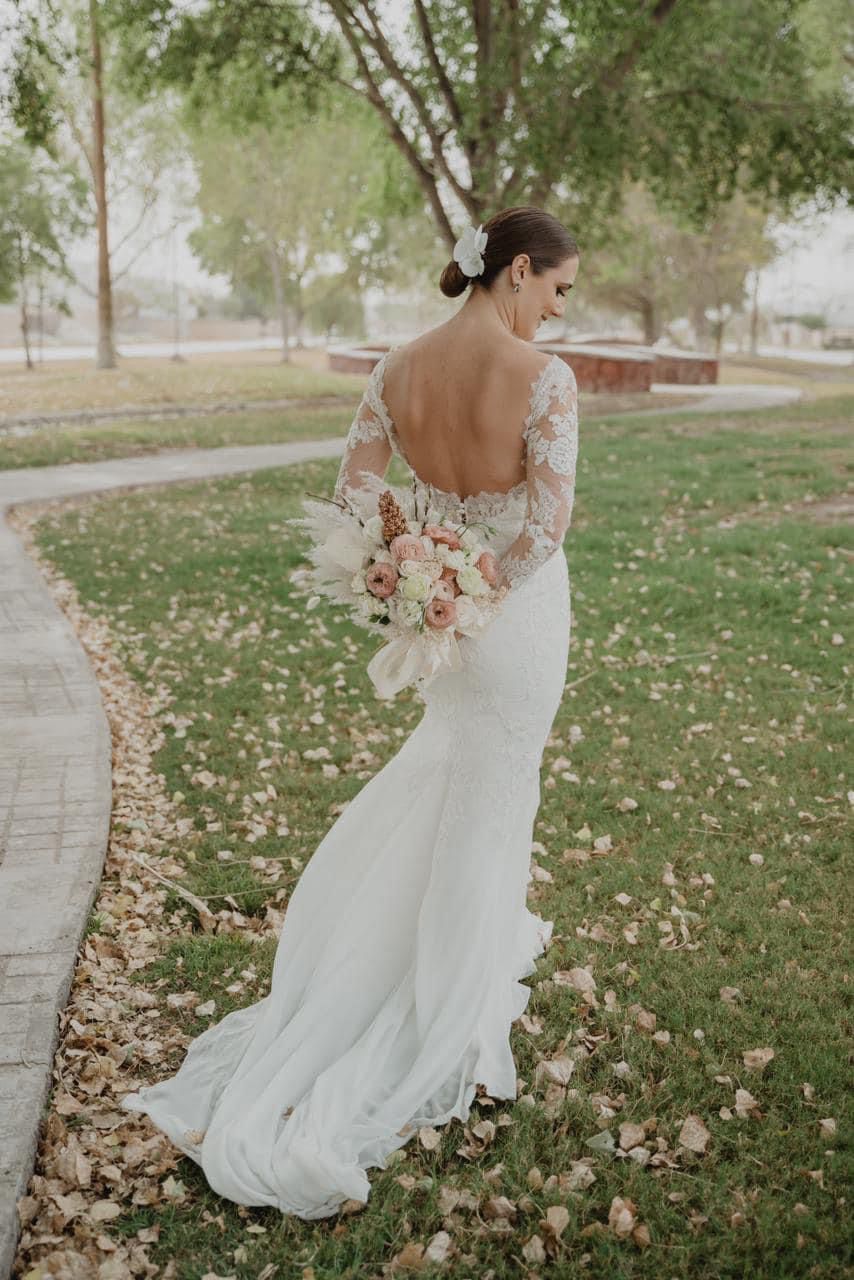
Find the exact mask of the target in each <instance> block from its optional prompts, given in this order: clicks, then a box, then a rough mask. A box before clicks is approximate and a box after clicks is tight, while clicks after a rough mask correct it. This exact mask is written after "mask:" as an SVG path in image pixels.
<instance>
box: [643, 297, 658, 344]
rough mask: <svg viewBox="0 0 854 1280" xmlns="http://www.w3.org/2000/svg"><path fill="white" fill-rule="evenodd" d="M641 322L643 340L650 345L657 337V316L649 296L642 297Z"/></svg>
mask: <svg viewBox="0 0 854 1280" xmlns="http://www.w3.org/2000/svg"><path fill="white" fill-rule="evenodd" d="M640 313H641V323H642V324H643V340H644V342H645V343H646V344H647V346H648V347H651V346H652V344H653V343H654V342H656V341H657V339H658V323H657V320H658V317H657V316H656V314H655V303H654V302H653V301H652V299H651V298H644V299H643V301H642V302H641V306H640Z"/></svg>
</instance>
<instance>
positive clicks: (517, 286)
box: [513, 281, 521, 293]
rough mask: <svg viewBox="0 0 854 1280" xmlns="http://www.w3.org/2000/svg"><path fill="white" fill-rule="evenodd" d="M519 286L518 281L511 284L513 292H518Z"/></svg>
mask: <svg viewBox="0 0 854 1280" xmlns="http://www.w3.org/2000/svg"><path fill="white" fill-rule="evenodd" d="M520 287H521V286H520V285H519V282H518V281H517V282H516V284H514V286H513V292H514V293H518V292H519V289H520Z"/></svg>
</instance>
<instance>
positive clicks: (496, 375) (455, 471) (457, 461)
mask: <svg viewBox="0 0 854 1280" xmlns="http://www.w3.org/2000/svg"><path fill="white" fill-rule="evenodd" d="M443 328H444V327H443V326H439V327H438V328H437V329H433V330H431V331H430V332H429V333H426V334H424V335H422V336H421V337H420V338H416V339H415V340H414V341H413V342H410V343H408V344H407V345H406V346H403V347H400V348H399V349H398V350H396V351H395V352H394V353H393V354H392V355H391V357H390V358H389V360H388V361H387V362H386V367H385V375H384V379H383V401H384V403H385V406H386V408H387V410H388V412H389V414H390V416H391V419H392V422H393V423H394V426H395V430H396V433H397V438H398V440H399V442H400V447H401V449H402V451H403V454H404V455H405V457H406V460H407V462H408V463H409V465H410V466H411V468H412V470H413V471H414V472H415V473H416V475H417V476H418V477H419V478H420V479H421V480H423V481H425V482H427V483H430V484H432V485H434V486H435V487H436V488H438V489H441V490H443V491H444V492H446V493H455V494H459V495H461V496H462V497H465V496H467V495H469V494H475V493H481V492H483V491H488V492H507V491H509V490H510V489H512V488H513V486H514V485H518V484H520V483H521V482H522V481H524V479H525V466H524V445H523V441H522V428H523V425H524V422H525V418H526V416H527V414H528V410H529V395H530V391H531V385H530V384H531V381H532V379H534V378H536V376H537V374H538V373H539V372H540V371H541V370H542V368H543V365H544V364H545V363H546V362H547V357H546V356H545V355H544V354H543V353H542V352H539V351H537V350H536V348H534V347H532V346H531V344H530V343H527V342H522V341H520V340H518V339H516V338H511V337H508V339H507V341H506V343H504V342H502V343H501V344H500V345H498V344H496V342H494V341H492V342H490V343H489V344H488V345H487V344H486V343H483V344H482V345H481V346H479V347H478V346H473V345H472V344H466V345H462V346H461V344H460V341H459V338H458V337H456V336H454V335H453V334H452V332H451V331H449V332H448V333H447V334H446V333H445V332H444V331H443Z"/></svg>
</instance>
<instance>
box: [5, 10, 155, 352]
mask: <svg viewBox="0 0 854 1280" xmlns="http://www.w3.org/2000/svg"><path fill="white" fill-rule="evenodd" d="M8 36H9V41H10V44H11V45H13V55H12V68H11V76H10V79H11V87H10V89H9V91H8V92H7V94H6V105H7V108H8V109H9V110H10V111H11V114H12V117H13V119H14V121H15V123H16V124H17V125H18V127H19V128H20V129H21V131H22V132H23V135H24V136H25V138H26V139H27V141H28V142H29V143H30V144H31V145H32V146H34V147H38V148H41V149H42V150H43V151H44V152H45V153H46V154H48V155H50V156H52V157H55V158H57V159H61V161H62V162H63V164H65V165H71V164H73V165H75V166H76V167H77V168H78V170H79V171H80V173H81V174H83V175H85V178H86V180H87V186H88V192H89V195H88V205H89V210H90V227H92V228H94V229H95V230H96V235H97V260H98V276H97V288H96V289H95V290H92V289H90V288H89V287H88V285H87V284H86V282H85V281H84V280H80V279H77V280H76V283H77V284H78V285H79V286H80V288H82V289H83V290H84V291H85V292H87V293H90V294H92V296H93V297H95V298H96V299H97V304H98V350H97V357H96V364H97V367H98V368H114V367H115V365H116V352H115V344H114V305H113V290H114V287H115V285H116V284H117V282H118V281H119V280H120V279H121V278H122V277H123V276H124V275H125V274H126V273H127V272H128V271H129V270H130V269H131V267H132V266H133V264H134V263H135V262H136V260H137V259H138V258H139V257H140V255H141V254H142V253H144V252H145V250H146V249H147V248H148V247H149V246H150V244H151V243H153V241H154V240H155V239H156V238H157V236H158V235H162V234H163V232H162V231H161V232H157V233H153V234H151V233H149V231H146V232H145V236H143V235H142V234H141V233H142V232H143V231H144V230H145V229H146V224H147V223H148V222H149V220H150V219H149V215H150V214H151V213H152V211H153V209H154V207H155V204H156V202H157V200H158V197H159V194H160V192H161V191H162V188H163V184H164V179H165V177H166V175H167V173H168V170H169V167H170V165H171V164H172V163H173V161H174V158H175V154H176V150H177V145H176V132H177V131H176V125H175V120H174V116H173V111H172V105H173V104H172V103H170V102H169V101H168V100H167V101H165V102H164V99H163V96H162V95H161V96H160V98H159V99H158V100H157V101H156V102H155V101H152V102H150V103H148V104H146V105H144V106H143V105H140V104H139V102H138V101H136V100H134V99H132V98H131V96H130V95H128V94H127V93H126V92H124V88H123V83H122V73H121V71H120V69H119V68H118V67H117V65H116V45H117V42H116V39H115V36H114V35H111V33H110V29H109V23H108V21H107V4H106V2H105V0H40V3H39V5H38V6H37V7H35V8H33V9H29V10H27V11H26V12H22V13H21V16H20V20H19V23H18V25H17V27H16V28H15V29H14V30H13V31H11V32H8ZM174 96H175V95H172V98H174ZM176 185H177V184H176ZM129 195H130V196H131V197H132V199H133V202H134V205H135V206H136V214H135V219H134V223H133V225H132V226H131V227H130V229H129V230H128V231H127V233H126V234H125V235H124V236H123V237H122V238H121V240H119V241H117V242H113V240H112V234H111V231H110V221H111V215H110V211H111V207H112V206H113V205H114V204H115V203H116V202H118V201H121V200H123V199H124V198H125V197H127V196H129ZM130 242H133V252H132V253H128V252H127V251H125V246H126V245H128V244H129V243H130ZM120 258H124V263H123V265H122V266H121V267H119V266H118V262H119V260H120Z"/></svg>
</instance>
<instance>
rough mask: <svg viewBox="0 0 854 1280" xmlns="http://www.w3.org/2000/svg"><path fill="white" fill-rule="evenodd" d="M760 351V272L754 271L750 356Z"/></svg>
mask: <svg viewBox="0 0 854 1280" xmlns="http://www.w3.org/2000/svg"><path fill="white" fill-rule="evenodd" d="M758 351H759V272H758V270H757V269H756V268H755V267H754V269H753V305H752V307H751V309H750V354H751V355H752V356H755V355H757V354H758Z"/></svg>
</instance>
